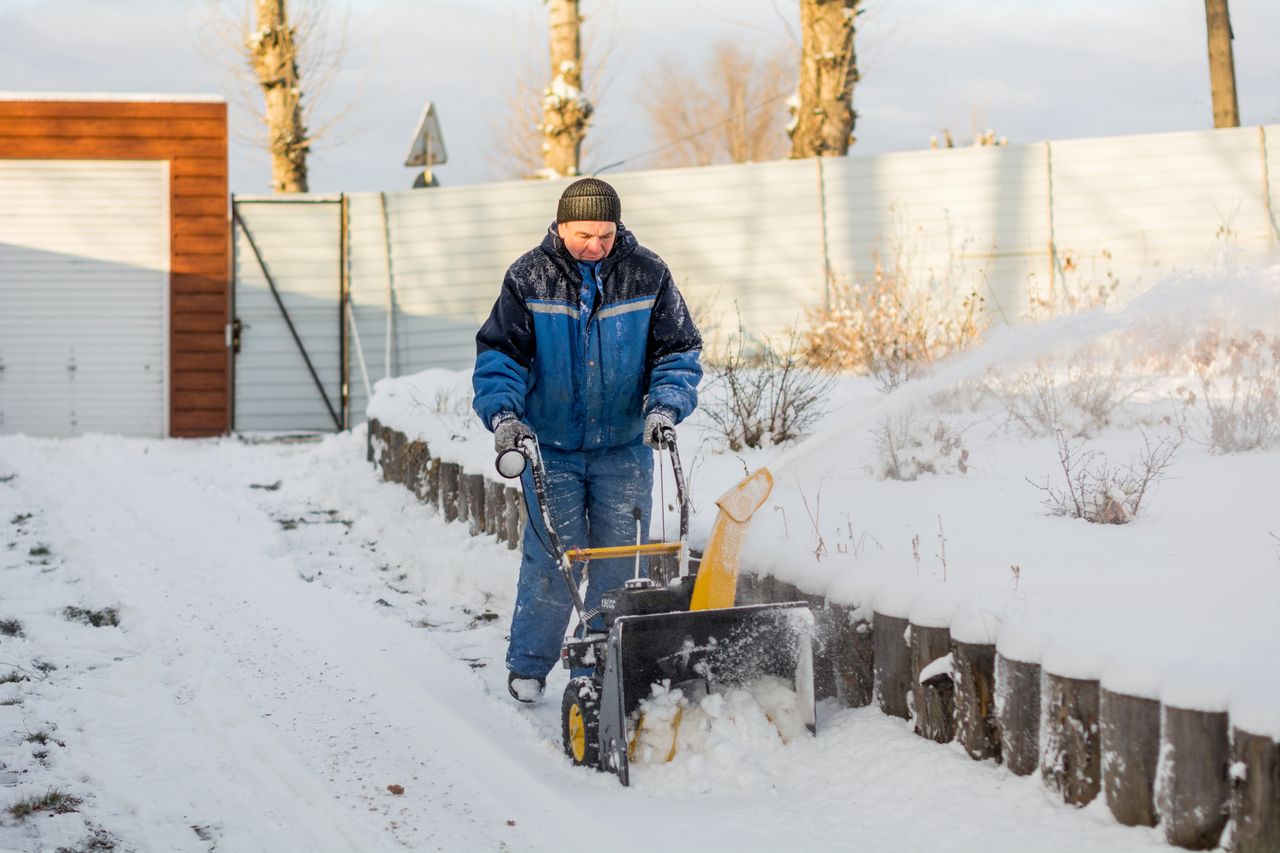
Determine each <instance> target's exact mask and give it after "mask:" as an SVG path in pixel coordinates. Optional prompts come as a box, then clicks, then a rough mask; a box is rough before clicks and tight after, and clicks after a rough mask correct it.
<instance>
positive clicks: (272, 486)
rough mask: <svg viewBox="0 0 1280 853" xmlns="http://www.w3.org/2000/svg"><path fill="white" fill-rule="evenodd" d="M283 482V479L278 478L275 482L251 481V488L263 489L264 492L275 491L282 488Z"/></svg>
mask: <svg viewBox="0 0 1280 853" xmlns="http://www.w3.org/2000/svg"><path fill="white" fill-rule="evenodd" d="M281 482H282V481H281V480H276V481H275V482H274V483H250V484H249V488H251V489H261V490H262V491H264V492H274V491H277V490H278V489H279V488H280V484H281Z"/></svg>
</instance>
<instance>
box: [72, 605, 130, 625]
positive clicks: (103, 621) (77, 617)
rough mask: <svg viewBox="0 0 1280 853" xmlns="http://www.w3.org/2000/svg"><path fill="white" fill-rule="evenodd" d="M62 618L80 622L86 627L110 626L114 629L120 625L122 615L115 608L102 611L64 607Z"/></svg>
mask: <svg viewBox="0 0 1280 853" xmlns="http://www.w3.org/2000/svg"><path fill="white" fill-rule="evenodd" d="M62 616H63V618H64V619H66V620H67V621H68V622H80V623H83V624H85V625H92V626H93V627H95V628H101V627H103V626H108V625H109V626H113V627H114V626H116V625H119V624H120V614H119V612H118V611H117V610H116V609H115V608H114V607H104V608H102V609H101V610H87V609H85V608H83V607H64V608H62Z"/></svg>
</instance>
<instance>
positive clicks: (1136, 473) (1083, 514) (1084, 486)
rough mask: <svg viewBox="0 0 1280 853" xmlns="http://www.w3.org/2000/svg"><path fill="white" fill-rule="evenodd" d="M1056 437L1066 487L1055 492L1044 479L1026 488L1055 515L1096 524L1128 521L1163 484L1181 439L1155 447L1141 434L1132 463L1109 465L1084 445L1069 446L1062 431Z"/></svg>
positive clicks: (1071, 443) (1157, 443)
mask: <svg viewBox="0 0 1280 853" xmlns="http://www.w3.org/2000/svg"><path fill="white" fill-rule="evenodd" d="M1055 435H1056V437H1057V440H1058V464H1059V465H1060V466H1061V469H1062V476H1063V481H1064V482H1065V486H1066V487H1065V488H1061V487H1058V486H1054V485H1053V484H1052V483H1051V482H1050V479H1049V478H1048V477H1046V478H1045V480H1044V482H1043V483H1036V482H1034V481H1032V480H1028V481H1027V482H1029V483H1031V485H1033V486H1035V487H1036V488H1038V489H1040V490H1041V491H1043V492H1044V493H1045V495H1046V497H1045V506H1047V507H1048V508H1049V510H1050V511H1051V512H1052V513H1053V514H1054V515H1065V516H1069V517H1071V518H1083V519H1084V520H1085V521H1090V522H1093V523H1095V524H1128V523H1129V522H1130V521H1133V519H1135V518H1136V517H1137V516H1138V513H1139V512H1140V511H1141V509H1142V507H1143V506H1145V501H1146V499H1147V497H1148V496H1149V495H1150V493H1151V490H1152V488H1153V487H1154V486H1155V485H1156V484H1157V483H1159V482H1160V481H1161V480H1162V479H1164V476H1165V474H1166V473H1167V472H1168V470H1169V466H1171V465H1172V464H1173V455H1174V453H1175V452H1176V451H1177V450H1178V447H1179V446H1181V444H1182V434H1181V433H1178V434H1177V435H1176V436H1172V437H1171V436H1164V437H1162V438H1160V439H1158V440H1157V441H1155V442H1152V440H1151V438H1150V437H1149V436H1148V435H1147V434H1146V433H1142V441H1143V449H1142V450H1141V451H1140V452H1139V453H1138V456H1137V458H1136V459H1134V460H1133V461H1131V462H1129V463H1128V464H1124V465H1114V464H1112V463H1111V462H1110V461H1109V460H1108V459H1107V458H1106V456H1105V455H1104V454H1102V453H1099V452H1098V451H1096V450H1091V449H1089V448H1088V447H1087V446H1086V445H1085V442H1083V441H1072V440H1071V439H1070V438H1068V437H1067V435H1066V434H1065V433H1064V432H1063V431H1062V430H1057V431H1056V432H1055Z"/></svg>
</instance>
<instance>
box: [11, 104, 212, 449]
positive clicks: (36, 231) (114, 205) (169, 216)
mask: <svg viewBox="0 0 1280 853" xmlns="http://www.w3.org/2000/svg"><path fill="white" fill-rule="evenodd" d="M226 121H227V120H226V103H225V102H224V101H223V99H221V98H219V97H208V96H175V95H100V94H93V95H65V94H54V95H37V94H32V93H0V433H26V434H30V435H39V436H55V437H64V436H73V435H81V434H84V433H94V432H103V433H114V434H119V435H129V436H141V437H152V438H158V437H166V436H201V435H218V434H222V433H225V432H227V431H228V430H229V428H230V423H231V405H232V393H231V376H232V374H231V361H230V359H231V349H230V339H231V334H230V326H229V313H230V287H229V269H230V260H229V259H230V223H229V217H228V208H227V123H226Z"/></svg>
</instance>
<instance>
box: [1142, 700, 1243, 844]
mask: <svg viewBox="0 0 1280 853" xmlns="http://www.w3.org/2000/svg"><path fill="white" fill-rule="evenodd" d="M1160 729H1161V736H1160V768H1159V770H1158V772H1157V774H1156V804H1157V807H1158V808H1159V809H1160V821H1161V823H1163V824H1164V837H1165V840H1167V841H1168V842H1169V843H1170V844H1173V845H1176V846H1178V847H1184V848H1186V849H1187V850H1212V849H1213V848H1215V847H1217V846H1218V839H1219V838H1220V837H1221V836H1222V829H1223V827H1225V826H1226V825H1227V800H1228V797H1229V789H1228V787H1227V764H1228V761H1229V758H1230V754H1231V753H1230V749H1231V746H1230V744H1229V743H1228V742H1227V715H1226V714H1225V713H1223V712H1220V711H1192V710H1188V709H1185V708H1171V707H1169V706H1168V705H1165V706H1164V708H1163V713H1162V718H1161V726H1160Z"/></svg>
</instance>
